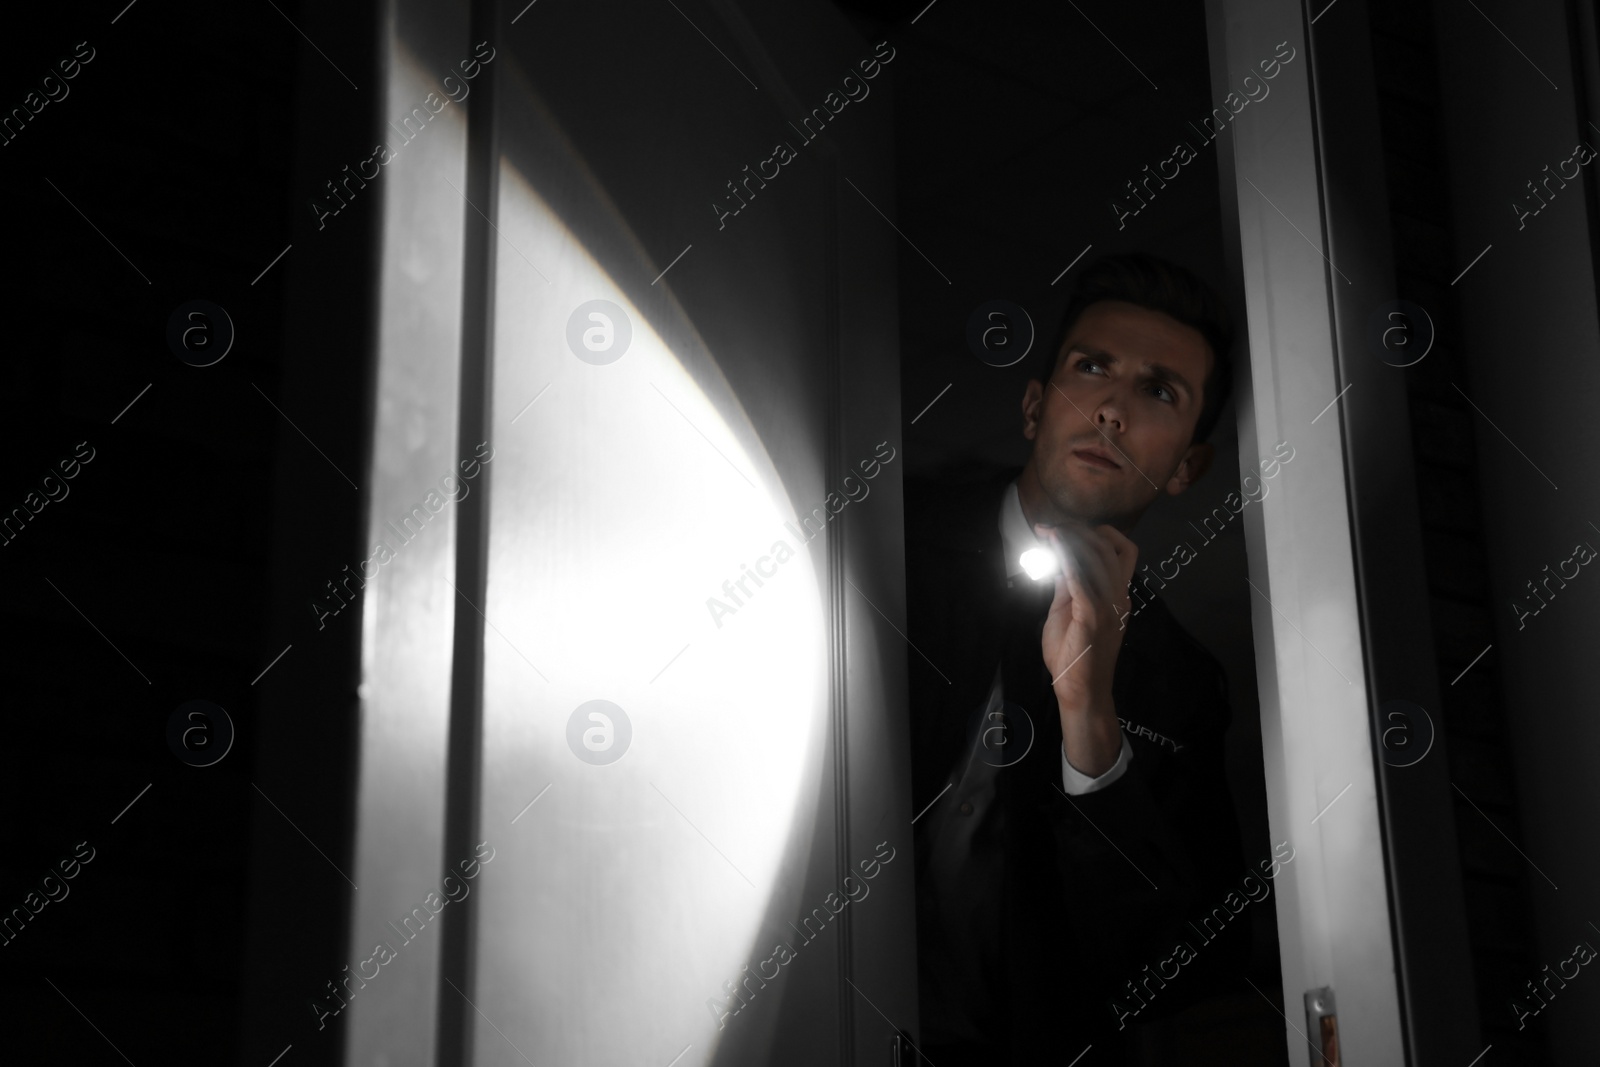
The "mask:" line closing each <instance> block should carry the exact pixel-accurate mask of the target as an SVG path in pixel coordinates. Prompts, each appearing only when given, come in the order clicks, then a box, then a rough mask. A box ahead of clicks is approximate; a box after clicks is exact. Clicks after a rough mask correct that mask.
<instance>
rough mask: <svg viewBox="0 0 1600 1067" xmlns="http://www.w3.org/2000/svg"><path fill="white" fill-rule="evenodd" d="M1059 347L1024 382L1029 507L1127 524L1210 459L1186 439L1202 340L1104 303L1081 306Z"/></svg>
mask: <svg viewBox="0 0 1600 1067" xmlns="http://www.w3.org/2000/svg"><path fill="white" fill-rule="evenodd" d="M1062 351H1063V352H1064V353H1065V355H1060V354H1058V357H1059V362H1058V365H1057V367H1056V371H1055V374H1054V375H1053V376H1052V378H1051V381H1050V382H1049V383H1047V384H1043V385H1041V384H1040V383H1039V382H1037V381H1031V382H1029V383H1028V388H1027V391H1026V392H1025V393H1024V395H1023V403H1022V410H1023V434H1024V436H1026V437H1027V438H1028V439H1029V440H1031V441H1032V442H1033V455H1032V456H1031V457H1030V458H1029V460H1028V465H1029V467H1030V468H1032V470H1033V477H1034V478H1035V479H1036V481H1037V485H1038V488H1039V491H1040V493H1041V494H1042V496H1043V498H1044V499H1043V500H1041V501H1040V502H1039V503H1040V505H1041V506H1040V509H1039V510H1040V512H1041V515H1042V516H1044V517H1045V521H1053V520H1058V519H1059V518H1062V517H1071V518H1077V519H1080V520H1083V521H1085V522H1088V523H1090V524H1091V525H1092V524H1098V523H1102V522H1106V523H1111V524H1113V525H1115V526H1118V527H1119V528H1124V527H1126V528H1131V527H1132V525H1133V523H1134V522H1135V521H1137V520H1138V518H1139V516H1140V515H1141V514H1143V513H1144V510H1145V509H1146V508H1147V507H1149V506H1150V504H1151V503H1152V502H1153V501H1154V500H1155V499H1156V497H1158V496H1160V495H1161V494H1162V493H1163V492H1165V493H1169V494H1172V495H1177V494H1178V493H1181V492H1183V490H1184V489H1186V488H1188V486H1189V485H1190V483H1192V482H1193V481H1195V480H1196V479H1198V478H1199V477H1200V475H1201V474H1203V473H1204V472H1205V469H1206V466H1207V465H1208V464H1209V463H1210V459H1211V452H1212V449H1211V446H1210V445H1207V444H1199V445H1191V444H1190V440H1191V439H1192V438H1193V437H1194V429H1195V424H1196V423H1197V422H1198V421H1199V419H1200V408H1201V405H1202V403H1203V400H1204V397H1203V396H1202V394H1201V389H1202V385H1203V383H1204V382H1205V379H1206V375H1207V373H1208V372H1209V371H1210V369H1211V360H1212V354H1211V349H1210V346H1209V345H1207V344H1206V341H1205V338H1204V337H1202V336H1201V334H1200V331H1199V330H1196V329H1195V328H1194V327H1192V326H1186V325H1184V324H1183V323H1180V322H1178V321H1177V320H1176V319H1174V318H1172V317H1171V316H1169V315H1166V314H1164V313H1162V312H1159V311H1151V310H1149V309H1148V308H1143V307H1139V306H1138V305H1136V304H1129V303H1125V302H1123V301H1118V300H1107V301H1101V302H1099V303H1096V304H1091V305H1090V306H1089V307H1087V308H1086V309H1084V311H1083V313H1082V314H1081V315H1079V316H1078V321H1077V322H1076V323H1075V324H1074V325H1073V327H1072V330H1071V331H1070V332H1069V333H1068V335H1067V339H1066V341H1065V342H1064V343H1063V345H1062ZM1086 451H1087V452H1091V453H1099V454H1100V455H1102V456H1106V457H1109V459H1110V461H1111V463H1112V464H1115V465H1114V466H1112V465H1108V464H1106V463H1103V462H1100V461H1097V460H1096V459H1095V458H1094V457H1093V456H1092V455H1085V454H1084V453H1085V452H1086Z"/></svg>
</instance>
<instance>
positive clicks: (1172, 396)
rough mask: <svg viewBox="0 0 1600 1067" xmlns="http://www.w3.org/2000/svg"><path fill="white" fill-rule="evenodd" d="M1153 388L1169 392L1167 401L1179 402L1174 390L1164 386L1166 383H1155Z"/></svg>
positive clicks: (1171, 402)
mask: <svg viewBox="0 0 1600 1067" xmlns="http://www.w3.org/2000/svg"><path fill="white" fill-rule="evenodd" d="M1151 388H1152V389H1159V390H1161V391H1162V392H1163V393H1166V394H1167V403H1169V404H1176V403H1177V402H1178V397H1177V395H1176V394H1174V393H1173V391H1172V390H1171V389H1168V388H1167V387H1166V386H1164V385H1153V386H1151Z"/></svg>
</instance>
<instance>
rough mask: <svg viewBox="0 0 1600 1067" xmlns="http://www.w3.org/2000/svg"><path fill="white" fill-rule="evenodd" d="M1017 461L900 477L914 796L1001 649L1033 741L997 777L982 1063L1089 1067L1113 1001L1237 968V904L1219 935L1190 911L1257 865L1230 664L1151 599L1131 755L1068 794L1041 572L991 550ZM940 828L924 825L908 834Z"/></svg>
mask: <svg viewBox="0 0 1600 1067" xmlns="http://www.w3.org/2000/svg"><path fill="white" fill-rule="evenodd" d="M969 470H970V469H969ZM1018 473H1020V469H998V470H997V469H995V468H988V469H977V470H976V471H973V472H972V473H971V474H970V475H969V476H966V477H962V476H958V475H952V476H950V477H945V478H941V479H939V480H938V481H937V482H931V483H930V482H917V481H912V480H908V482H907V486H906V515H907V519H906V537H907V571H908V575H907V577H908V582H907V602H908V612H907V615H908V618H907V622H908V630H909V634H908V636H909V637H910V639H911V644H912V646H914V647H913V648H912V649H910V650H908V652H907V655H908V658H909V661H910V691H911V700H912V704H911V720H912V734H913V788H914V793H913V803H914V807H915V809H916V810H918V811H921V810H922V809H923V808H924V806H925V805H928V804H929V802H930V801H932V800H933V798H934V797H935V796H936V795H937V794H938V793H939V792H940V790H941V789H943V788H944V787H945V785H946V783H948V782H949V781H950V780H951V775H952V767H953V766H954V765H955V764H956V762H957V760H958V758H960V757H961V756H962V755H963V753H964V751H965V750H966V746H967V744H968V741H969V738H970V736H971V732H970V724H971V722H972V721H973V715H974V712H975V710H976V709H978V708H979V707H980V706H981V705H982V704H983V702H984V701H985V699H986V697H987V695H988V693H989V691H990V688H991V686H992V684H993V681H994V675H995V668H996V664H997V663H1000V662H1002V660H1004V661H1005V663H1006V666H1005V670H1004V686H1005V698H1006V700H1007V701H1010V702H1014V703H1017V704H1021V705H1022V706H1023V707H1024V708H1025V709H1026V710H1027V712H1028V717H1029V719H1030V720H1031V721H1032V724H1033V729H1034V733H1035V736H1034V740H1033V744H1032V747H1031V748H1030V749H1029V750H1028V754H1027V756H1026V757H1024V758H1023V759H1022V760H1021V761H1020V762H1019V763H1017V764H1015V765H1013V766H1009V767H1006V768H1004V769H1003V770H1001V771H1000V772H999V774H998V777H997V779H996V788H997V797H996V803H997V804H998V805H999V806H1000V807H1002V808H1003V810H1004V814H1005V825H1006V829H1005V833H1004V837H1003V840H1002V841H1001V843H1000V845H999V853H1000V854H999V856H998V858H994V857H989V858H983V859H981V862H989V863H999V864H1000V866H1001V867H1002V868H1003V874H1002V876H1001V877H1000V884H1001V885H1002V886H1003V889H1002V890H1001V892H1000V899H998V900H996V901H994V906H995V907H996V908H998V909H1000V913H1001V914H1000V922H999V927H998V934H997V936H998V939H999V942H1000V944H999V946H998V948H999V950H1000V958H1001V959H1002V960H1003V967H1002V973H1003V975H1004V978H1003V979H1002V985H1003V988H1001V989H998V990H995V993H996V994H997V995H996V996H995V997H994V1003H995V1004H996V1005H998V1008H997V1010H996V1011H995V1012H994V1015H995V1017H994V1018H986V1019H984V1020H983V1021H982V1025H983V1027H984V1029H985V1030H987V1031H988V1034H989V1039H990V1047H991V1048H992V1050H993V1052H992V1058H988V1057H986V1059H988V1062H992V1063H995V1064H1003V1063H1007V1062H1010V1063H1016V1064H1024V1063H1026V1064H1030V1065H1032V1064H1041V1063H1060V1064H1066V1063H1068V1062H1070V1061H1071V1060H1072V1057H1073V1056H1075V1055H1077V1054H1078V1053H1079V1052H1081V1051H1082V1050H1083V1049H1084V1047H1085V1046H1086V1045H1089V1044H1091V1043H1093V1044H1095V1045H1096V1046H1097V1049H1096V1052H1095V1053H1094V1054H1092V1055H1090V1056H1088V1057H1085V1059H1084V1060H1083V1061H1082V1063H1081V1064H1080V1067H1089V1065H1091V1064H1094V1063H1097V1062H1098V1063H1110V1062H1117V1060H1118V1058H1119V1054H1118V1053H1116V1052H1114V1051H1113V1050H1115V1049H1117V1048H1120V1047H1121V1042H1122V1040H1123V1039H1124V1038H1125V1037H1126V1036H1127V1035H1128V1033H1129V1030H1125V1029H1121V1028H1119V1026H1118V1022H1119V1019H1118V1009H1117V1008H1115V1007H1113V1004H1112V1000H1113V998H1117V999H1118V1000H1119V1002H1120V1003H1121V1005H1122V1007H1124V1008H1129V1009H1132V1008H1136V1007H1138V1005H1139V1003H1140V1002H1139V1000H1136V999H1135V998H1134V997H1133V996H1132V995H1131V994H1129V992H1128V991H1127V988H1126V983H1127V982H1129V981H1132V982H1134V983H1135V984H1136V986H1137V987H1138V989H1139V990H1140V992H1141V995H1142V996H1143V997H1144V1000H1145V1006H1144V1007H1143V1008H1141V1009H1139V1010H1138V1011H1137V1014H1135V1015H1133V1016H1132V1017H1131V1018H1130V1019H1129V1020H1127V1025H1128V1027H1129V1028H1130V1029H1131V1027H1132V1026H1133V1025H1134V1022H1137V1023H1139V1024H1142V1023H1145V1022H1147V1021H1151V1020H1154V1019H1157V1018H1160V1017H1161V1016H1163V1015H1166V1014H1170V1013H1171V1012H1172V1011H1174V1010H1176V1009H1178V1008H1181V1007H1183V1006H1184V1005H1185V1004H1187V1003H1190V1002H1192V1001H1193V1000H1195V999H1197V998H1199V997H1200V996H1203V995H1205V994H1206V993H1208V992H1215V991H1216V989H1217V986H1218V984H1219V983H1222V982H1225V981H1227V980H1228V979H1229V978H1230V977H1231V976H1233V975H1236V974H1238V973H1240V972H1242V969H1243V964H1244V961H1245V959H1246V957H1247V955H1248V951H1249V921H1250V920H1249V917H1248V913H1247V914H1246V915H1241V916H1240V917H1239V919H1238V920H1236V921H1234V922H1233V923H1232V924H1231V925H1230V926H1229V927H1228V928H1227V930H1226V932H1225V933H1224V934H1223V935H1222V936H1219V937H1216V938H1215V939H1214V940H1211V941H1207V940H1205V939H1204V938H1202V937H1201V936H1200V931H1199V930H1198V929H1196V928H1195V927H1193V926H1191V925H1189V923H1188V921H1187V920H1190V919H1195V920H1196V921H1198V919H1199V917H1200V915H1202V914H1204V913H1206V912H1208V911H1209V910H1210V909H1211V908H1212V907H1214V906H1217V905H1220V904H1221V902H1222V900H1223V897H1224V896H1225V895H1226V894H1227V893H1228V891H1229V890H1230V889H1232V888H1235V887H1237V886H1238V885H1239V883H1240V880H1241V879H1242V878H1243V877H1244V876H1245V875H1246V874H1249V873H1251V872H1250V871H1249V870H1247V869H1246V867H1245V863H1244V860H1243V857H1242V853H1241V849H1240V846H1239V840H1238V827H1237V822H1236V820H1235V816H1234V810H1233V802H1232V799H1231V797H1230V795H1229V792H1228V786H1227V781H1226V779H1225V777H1224V765H1223V733H1224V731H1225V730H1226V729H1227V726H1228V722H1229V717H1230V716H1229V706H1228V698H1227V679H1226V675H1225V674H1224V672H1223V670H1222V667H1221V665H1220V664H1219V663H1218V662H1217V660H1216V659H1215V657H1213V656H1212V655H1211V654H1210V653H1209V652H1207V651H1206V650H1205V649H1204V648H1203V647H1202V646H1201V645H1200V644H1198V643H1197V642H1196V641H1195V640H1194V639H1193V638H1192V637H1190V636H1189V634H1188V633H1186V632H1185V631H1184V630H1183V628H1182V627H1180V626H1179V625H1178V623H1177V622H1176V621H1175V620H1174V619H1173V618H1172V616H1171V615H1170V614H1169V613H1168V612H1167V609H1166V607H1165V606H1164V605H1163V604H1162V603H1161V602H1160V601H1159V599H1153V600H1150V601H1149V602H1148V603H1147V605H1146V606H1145V607H1144V608H1143V609H1142V610H1140V611H1138V612H1137V614H1134V615H1132V616H1131V617H1130V618H1129V619H1128V620H1127V631H1126V632H1125V634H1124V636H1123V641H1122V647H1121V650H1120V652H1119V654H1118V658H1117V665H1116V671H1115V674H1114V675H1113V685H1112V693H1113V697H1114V699H1115V702H1116V707H1117V715H1118V717H1119V718H1121V719H1122V720H1123V722H1124V733H1125V734H1126V735H1127V736H1128V737H1129V738H1130V740H1131V743H1132V746H1133V759H1132V762H1131V763H1130V764H1129V766H1128V768H1127V770H1126V771H1125V773H1124V774H1123V776H1122V777H1121V778H1119V779H1118V780H1117V781H1116V782H1114V783H1113V784H1111V785H1110V786H1108V787H1106V788H1104V789H1101V790H1098V791H1096V792H1093V793H1088V794H1082V795H1078V796H1071V797H1068V796H1067V795H1066V794H1065V793H1064V792H1063V791H1062V789H1061V723H1060V716H1059V709H1058V707H1057V705H1056V702H1055V697H1054V693H1053V691H1052V689H1051V687H1050V675H1049V670H1048V669H1047V668H1046V667H1045V665H1044V659H1043V653H1042V651H1041V649H1040V643H1039V637H1040V632H1041V630H1042V627H1043V623H1044V617H1045V614H1046V613H1047V611H1048V608H1049V603H1050V594H1051V592H1052V583H1034V582H1031V581H1029V580H1028V579H1026V577H1023V578H1021V579H1019V580H1018V584H1017V586H1016V587H1008V583H1007V579H1006V576H1005V570H1006V565H1005V561H1004V560H1003V559H1002V558H1001V542H1000V533H999V529H998V524H997V519H998V515H999V510H1000V502H1001V494H1002V492H1003V491H1004V489H1005V487H1006V486H1007V485H1008V484H1009V483H1010V482H1011V481H1012V480H1013V479H1014V478H1015V477H1016V476H1017V474H1018ZM1152 584H1154V583H1152ZM1137 604H1138V601H1135V605H1136V606H1137ZM1139 728H1142V729H1139ZM1136 730H1137V731H1138V732H1137V733H1136V732H1135V731H1136ZM1151 735H1155V736H1151ZM1175 748H1176V751H1175V750H1174V749H1175ZM946 799H948V798H946ZM941 802H942V801H941ZM934 808H937V805H934ZM932 811H933V809H930V816H931V813H932ZM946 814H947V816H948V813H946ZM933 822H934V820H933V819H932V818H931V817H929V818H921V819H919V824H918V825H917V826H916V827H915V829H916V830H917V831H918V834H919V837H920V836H921V835H922V834H923V832H924V831H925V830H926V827H927V826H928V825H931V824H932V823H933ZM975 847H976V846H975ZM926 851H927V850H926V848H924V847H922V842H920V841H919V847H918V868H917V869H918V888H919V909H918V910H919V914H918V924H919V931H920V934H919V940H921V941H923V942H924V943H926V938H927V935H928V933H929V932H930V931H934V930H935V929H936V928H937V926H938V923H939V921H940V917H939V915H938V914H937V908H936V906H933V905H932V902H931V898H930V897H929V896H928V895H927V893H926V890H927V889H928V887H929V879H928V876H927V873H926V866H925V863H924V862H923V861H924V859H925V856H926ZM1179 941H1186V942H1187V943H1188V944H1189V945H1190V946H1191V948H1192V949H1193V950H1194V952H1195V959H1194V960H1193V962H1190V963H1188V964H1187V965H1186V966H1183V967H1182V968H1181V969H1180V972H1179V974H1178V976H1177V977H1176V978H1174V979H1172V980H1171V981H1170V982H1166V983H1165V984H1161V983H1160V982H1159V981H1157V982H1150V981H1149V975H1150V974H1151V973H1152V972H1154V971H1155V970H1156V969H1157V965H1158V963H1160V962H1161V961H1163V960H1165V959H1168V958H1170V957H1172V955H1173V950H1174V947H1175V945H1176V943H1177V942H1179ZM1147 965H1148V966H1149V967H1150V968H1151V969H1152V970H1151V972H1147V971H1145V970H1144V968H1145V967H1146V966H1147ZM1171 967H1172V964H1170V963H1169V964H1167V973H1168V974H1171ZM1234 980H1235V981H1236V979H1234ZM1152 991H1153V992H1152ZM1108 1053H1109V1054H1108Z"/></svg>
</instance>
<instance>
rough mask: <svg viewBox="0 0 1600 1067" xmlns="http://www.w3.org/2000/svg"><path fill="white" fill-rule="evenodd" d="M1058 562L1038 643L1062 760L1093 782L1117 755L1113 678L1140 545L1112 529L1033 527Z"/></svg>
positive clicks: (1071, 524)
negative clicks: (1058, 717)
mask: <svg viewBox="0 0 1600 1067" xmlns="http://www.w3.org/2000/svg"><path fill="white" fill-rule="evenodd" d="M1034 530H1035V531H1036V532H1037V533H1038V534H1039V535H1040V536H1042V537H1045V538H1046V539H1048V540H1049V542H1050V544H1051V547H1052V548H1054V549H1055V551H1056V553H1057V554H1058V555H1059V556H1060V557H1061V558H1062V559H1063V560H1064V562H1065V569H1064V573H1062V574H1059V575H1057V576H1056V579H1055V583H1056V593H1055V599H1054V600H1052V601H1051V602H1050V614H1049V615H1048V616H1047V617H1046V618H1045V623H1044V634H1043V636H1042V638H1041V640H1040V645H1041V648H1042V650H1043V652H1044V663H1045V666H1046V667H1047V668H1049V671H1050V678H1051V686H1052V688H1053V689H1054V690H1055V694H1056V703H1057V705H1058V707H1059V709H1060V712H1061V739H1062V744H1063V746H1064V747H1065V749H1066V753H1067V762H1068V763H1070V764H1072V766H1073V767H1075V768H1077V769H1078V770H1079V771H1081V772H1083V773H1084V774H1087V775H1090V776H1092V777H1098V776H1099V775H1102V774H1104V773H1105V772H1106V771H1108V770H1110V769H1111V765H1112V764H1113V763H1115V762H1116V761H1117V755H1118V753H1119V752H1120V751H1121V750H1122V730H1121V728H1120V726H1119V724H1118V722H1117V710H1116V707H1115V705H1114V704H1113V703H1112V700H1111V678H1112V674H1113V672H1114V671H1115V669H1116V666H1117V653H1118V652H1119V651H1121V649H1122V635H1123V632H1124V630H1123V625H1122V619H1123V617H1124V616H1125V615H1126V614H1127V613H1128V609H1129V608H1130V607H1131V604H1130V602H1129V597H1128V592H1127V590H1128V582H1129V580H1130V579H1131V578H1132V577H1133V570H1134V566H1135V564H1136V562H1137V560H1138V557H1139V546H1137V545H1135V544H1134V543H1133V542H1132V541H1130V540H1128V538H1127V537H1125V536H1124V535H1123V534H1122V532H1121V531H1120V530H1118V529H1117V528H1116V527H1114V526H1110V525H1104V524H1103V525H1100V526H1096V527H1093V528H1091V527H1089V526H1086V525H1084V524H1083V523H1078V522H1067V523H1062V524H1061V525H1059V526H1053V527H1052V526H1043V525H1039V526H1035V527H1034Z"/></svg>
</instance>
